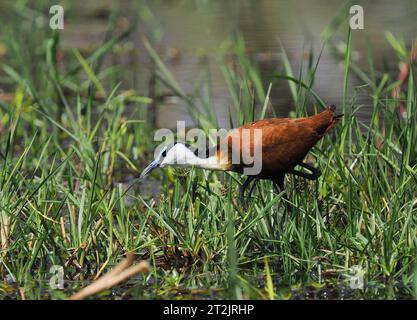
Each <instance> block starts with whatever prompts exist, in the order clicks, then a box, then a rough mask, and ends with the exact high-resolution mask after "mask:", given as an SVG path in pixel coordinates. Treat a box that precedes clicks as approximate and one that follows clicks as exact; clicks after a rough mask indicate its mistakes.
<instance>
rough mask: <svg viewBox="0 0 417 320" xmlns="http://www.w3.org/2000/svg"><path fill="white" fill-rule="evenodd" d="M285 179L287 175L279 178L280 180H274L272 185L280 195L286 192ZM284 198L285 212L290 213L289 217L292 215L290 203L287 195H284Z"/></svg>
mask: <svg viewBox="0 0 417 320" xmlns="http://www.w3.org/2000/svg"><path fill="white" fill-rule="evenodd" d="M284 179H285V174H282V175H280V176H278V178H276V179H275V180H273V182H272V184H273V186H274V189H275V191H276V192H277V193H278V194H280V193H281V192H282V191H285V190H284ZM282 198H283V199H284V205H285V210H286V211H287V212H288V215H289V216H290V215H291V210H290V208H289V201H288V198H287V195H286V194H285V192H284V194H283V195H282Z"/></svg>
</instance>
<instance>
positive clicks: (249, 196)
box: [248, 179, 259, 199]
mask: <svg viewBox="0 0 417 320" xmlns="http://www.w3.org/2000/svg"><path fill="white" fill-rule="evenodd" d="M258 182H259V179H255V182H254V183H253V185H252V187H251V188H250V190H249V195H248V199H251V198H252V192H253V190H255V186H256V184H257V183H258Z"/></svg>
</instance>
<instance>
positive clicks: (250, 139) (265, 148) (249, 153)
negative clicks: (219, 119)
mask: <svg viewBox="0 0 417 320" xmlns="http://www.w3.org/2000/svg"><path fill="white" fill-rule="evenodd" d="M272 120H274V119H270V120H262V122H257V123H253V124H249V125H245V126H243V127H240V128H237V129H233V130H232V131H230V132H229V133H228V135H227V136H226V137H225V140H224V143H225V144H227V146H228V149H227V151H228V152H227V157H228V159H229V161H231V160H232V159H233V157H234V159H235V160H234V162H233V164H234V166H235V167H239V166H244V164H243V163H240V164H239V163H236V159H240V160H242V159H250V158H251V157H253V156H259V155H260V154H261V156H262V166H263V171H271V172H272V171H274V172H276V171H286V170H289V169H291V168H293V167H294V166H295V165H296V164H297V163H298V162H300V161H301V160H302V159H303V158H304V157H305V155H306V154H307V153H308V151H309V150H310V149H311V148H312V147H313V146H314V144H315V143H316V142H317V141H318V140H319V139H320V138H321V135H319V134H317V132H316V131H315V130H314V129H312V128H311V127H309V126H307V125H305V124H304V123H299V122H297V121H295V120H293V119H282V121H272ZM289 120H290V121H289ZM259 146H262V148H261V149H259ZM225 156H226V154H225V153H223V157H225Z"/></svg>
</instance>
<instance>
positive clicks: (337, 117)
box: [325, 104, 343, 133]
mask: <svg viewBox="0 0 417 320" xmlns="http://www.w3.org/2000/svg"><path fill="white" fill-rule="evenodd" d="M329 110H330V111H331V112H332V113H333V112H335V110H336V106H335V105H334V104H332V105H331V106H330V107H329ZM341 117H343V113H342V114H338V115H337V116H333V117H332V121H331V123H330V125H329V126H328V127H327V128H326V131H325V133H327V132H329V131H330V130H332V129H333V128H334V127H336V125H337V124H338V122H339V120H340V118H341Z"/></svg>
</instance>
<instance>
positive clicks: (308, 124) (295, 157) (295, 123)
mask: <svg viewBox="0 0 417 320" xmlns="http://www.w3.org/2000/svg"><path fill="white" fill-rule="evenodd" d="M335 109H336V107H335V106H334V105H331V106H330V107H328V108H327V109H326V110H325V111H323V112H321V113H319V114H317V115H314V116H310V117H306V118H272V119H265V120H259V121H255V122H252V123H248V124H245V125H243V126H241V127H239V128H236V129H232V130H231V131H229V132H228V134H227V135H226V137H224V139H226V140H223V141H225V144H226V146H227V148H226V149H227V150H224V149H221V148H215V150H214V154H213V155H211V156H208V157H206V158H200V157H198V156H197V155H195V154H194V152H193V151H192V150H190V147H188V146H186V145H185V144H182V143H175V144H172V145H170V146H166V147H165V148H164V149H162V151H161V152H160V153H159V154H158V155H157V156H156V157H155V160H154V161H152V162H151V163H150V164H149V165H148V166H147V167H146V168H145V169H144V170H143V172H142V174H141V176H140V178H143V177H145V176H146V175H148V174H149V173H150V172H151V171H152V170H153V169H155V168H157V167H165V166H186V167H198V168H203V169H208V170H221V171H233V172H238V173H242V174H244V169H245V167H246V165H245V164H244V163H242V162H240V163H236V164H235V163H232V161H231V157H232V154H233V151H232V150H231V149H232V143H231V138H236V137H237V138H238V139H240V147H239V150H238V153H240V156H242V155H243V154H244V153H245V152H253V150H254V143H261V144H262V148H261V150H262V166H261V171H260V172H259V173H257V174H255V175H247V176H248V177H247V179H246V180H245V182H244V183H243V184H242V186H241V188H240V200H241V202H242V203H243V197H244V192H245V190H246V188H247V187H248V186H249V185H250V183H251V182H252V181H253V180H254V181H255V183H254V184H253V186H252V188H251V190H250V191H249V197H250V196H251V194H252V191H253V189H254V187H255V185H256V183H257V181H258V180H259V179H268V180H272V182H273V185H274V188H275V189H276V190H277V191H278V193H279V192H280V191H281V190H283V188H284V178H285V174H286V173H289V174H294V175H297V176H300V177H303V178H306V179H309V180H316V179H317V178H319V177H320V175H321V172H320V170H319V169H316V168H314V167H312V166H310V165H308V164H306V163H304V162H302V160H303V159H304V157H305V156H306V155H307V153H308V152H309V151H310V149H311V148H312V147H313V146H314V145H315V144H316V143H317V142H318V141H319V140H320V139H321V138H322V137H323V136H324V134H325V133H327V132H328V131H329V130H330V129H332V128H333V127H335V126H336V124H337V122H338V118H340V117H341V116H342V115H338V116H334V111H335ZM254 129H261V130H262V138H261V141H256V140H254V139H250V140H249V141H247V142H245V141H244V140H242V132H243V131H244V130H249V131H254ZM297 165H300V166H301V167H303V168H305V169H307V170H309V171H310V172H311V173H305V172H302V171H298V170H295V169H294V168H295V167H296V166H297Z"/></svg>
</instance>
